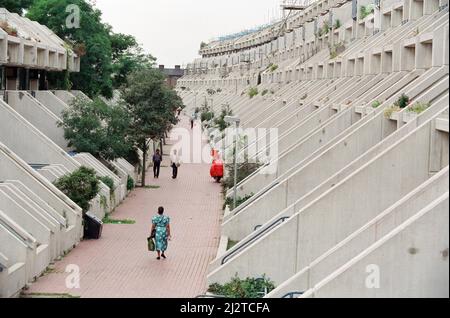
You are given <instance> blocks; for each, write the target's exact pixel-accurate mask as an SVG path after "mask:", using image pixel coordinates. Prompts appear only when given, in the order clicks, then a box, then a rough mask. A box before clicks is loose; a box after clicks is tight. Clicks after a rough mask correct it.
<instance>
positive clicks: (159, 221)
mask: <svg viewBox="0 0 450 318" xmlns="http://www.w3.org/2000/svg"><path fill="white" fill-rule="evenodd" d="M151 233H152V237H153V238H154V239H155V246H156V252H157V253H158V257H157V260H160V259H161V257H162V258H164V259H166V258H167V257H166V254H165V252H166V251H167V246H168V241H170V240H171V239H172V236H171V234H170V218H169V217H168V216H165V215H164V208H163V207H159V208H158V215H156V216H154V217H153V218H152V232H151Z"/></svg>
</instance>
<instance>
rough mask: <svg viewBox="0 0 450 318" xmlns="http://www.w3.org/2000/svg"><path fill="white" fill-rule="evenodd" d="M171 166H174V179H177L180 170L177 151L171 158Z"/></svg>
mask: <svg viewBox="0 0 450 318" xmlns="http://www.w3.org/2000/svg"><path fill="white" fill-rule="evenodd" d="M170 161H171V166H172V179H176V178H177V176H178V168H179V167H180V156H178V152H177V150H176V149H175V150H174V151H173V153H172V155H171V156H170Z"/></svg>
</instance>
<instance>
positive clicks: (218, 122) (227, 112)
mask: <svg viewBox="0 0 450 318" xmlns="http://www.w3.org/2000/svg"><path fill="white" fill-rule="evenodd" d="M232 115H233V112H232V111H231V109H230V106H229V105H224V106H223V107H222V111H221V113H220V115H219V117H218V118H216V119H215V120H214V126H215V127H216V128H217V129H219V131H221V132H223V131H224V130H225V129H227V128H228V127H229V126H230V124H229V123H227V122H225V117H226V116H232Z"/></svg>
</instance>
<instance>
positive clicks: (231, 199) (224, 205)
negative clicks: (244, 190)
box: [222, 193, 255, 210]
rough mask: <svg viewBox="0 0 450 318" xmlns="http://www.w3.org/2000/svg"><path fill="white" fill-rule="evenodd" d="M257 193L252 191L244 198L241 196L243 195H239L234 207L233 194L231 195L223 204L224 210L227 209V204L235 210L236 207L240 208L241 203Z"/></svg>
mask: <svg viewBox="0 0 450 318" xmlns="http://www.w3.org/2000/svg"><path fill="white" fill-rule="evenodd" d="M254 195H255V194H254V193H252V194H250V195H246V196H245V197H243V198H241V197H237V198H236V206H235V207H233V203H234V202H233V196H231V197H227V198H226V199H225V202H224V204H223V207H222V208H223V210H225V209H226V207H227V205H228V206H229V207H230V208H232V209H233V210H234V209H236V208H238V207H239V206H240V205H242V204H243V203H245V202H246V201H248V200H250V199H251V198H252V196H254Z"/></svg>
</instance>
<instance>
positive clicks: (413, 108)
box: [406, 102, 430, 114]
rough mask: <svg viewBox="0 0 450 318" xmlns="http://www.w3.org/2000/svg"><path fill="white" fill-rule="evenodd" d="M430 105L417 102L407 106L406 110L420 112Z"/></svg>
mask: <svg viewBox="0 0 450 318" xmlns="http://www.w3.org/2000/svg"><path fill="white" fill-rule="evenodd" d="M429 107H430V103H421V102H417V103H415V104H414V105H411V106H409V107H408V108H407V110H406V111H407V112H410V113H416V114H420V113H422V112H424V111H425V110H427V109H428V108H429Z"/></svg>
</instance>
